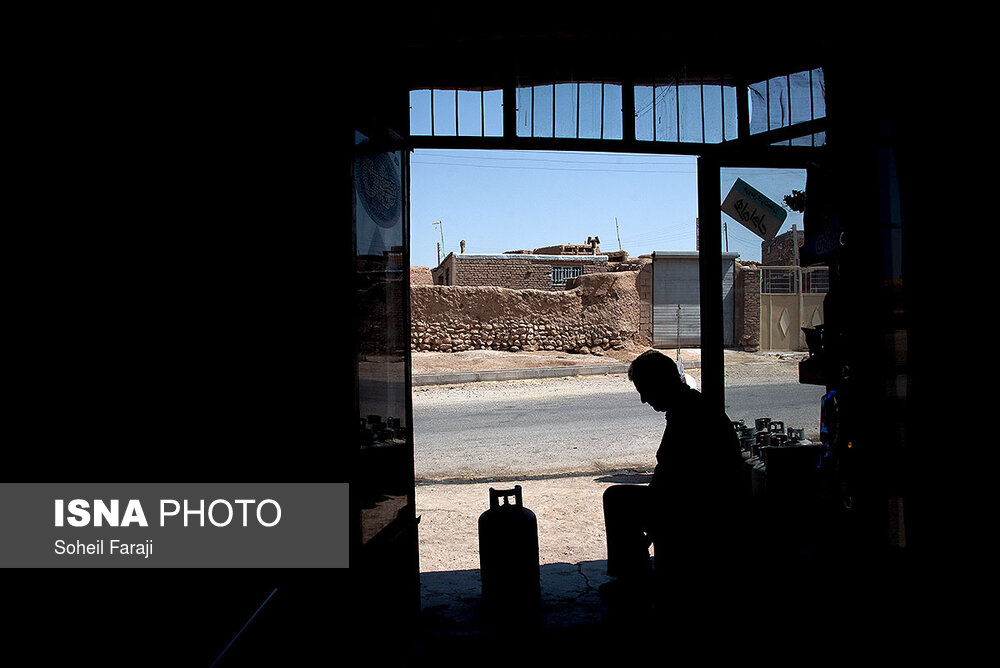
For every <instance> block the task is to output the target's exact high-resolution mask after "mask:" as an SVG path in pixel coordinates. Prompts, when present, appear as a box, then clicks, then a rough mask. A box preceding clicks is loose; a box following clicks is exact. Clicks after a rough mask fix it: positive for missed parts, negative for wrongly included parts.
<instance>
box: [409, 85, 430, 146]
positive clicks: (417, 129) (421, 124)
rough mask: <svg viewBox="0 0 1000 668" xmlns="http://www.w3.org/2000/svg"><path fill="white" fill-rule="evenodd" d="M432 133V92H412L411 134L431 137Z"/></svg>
mask: <svg viewBox="0 0 1000 668" xmlns="http://www.w3.org/2000/svg"><path fill="white" fill-rule="evenodd" d="M430 133H431V92H430V91H429V90H414V91H410V134H411V135H430Z"/></svg>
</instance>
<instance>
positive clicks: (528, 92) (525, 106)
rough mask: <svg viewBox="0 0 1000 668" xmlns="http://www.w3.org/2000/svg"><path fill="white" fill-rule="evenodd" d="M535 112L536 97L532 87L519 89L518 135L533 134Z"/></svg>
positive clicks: (526, 135) (527, 135)
mask: <svg viewBox="0 0 1000 668" xmlns="http://www.w3.org/2000/svg"><path fill="white" fill-rule="evenodd" d="M533 114H534V99H533V96H532V89H531V88H530V87H529V88H518V89H517V136H518V137H530V136H531V118H532V116H533Z"/></svg>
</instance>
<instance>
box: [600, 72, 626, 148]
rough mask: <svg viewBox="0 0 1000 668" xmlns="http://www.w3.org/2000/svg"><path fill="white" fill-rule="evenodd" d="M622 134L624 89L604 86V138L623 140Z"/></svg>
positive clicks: (615, 85) (616, 85) (612, 85)
mask: <svg viewBox="0 0 1000 668" xmlns="http://www.w3.org/2000/svg"><path fill="white" fill-rule="evenodd" d="M622 133H623V128H622V87H621V85H620V84H604V138H605V139H621V138H622V136H623V134H622Z"/></svg>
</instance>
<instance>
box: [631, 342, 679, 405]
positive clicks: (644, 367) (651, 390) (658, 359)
mask: <svg viewBox="0 0 1000 668" xmlns="http://www.w3.org/2000/svg"><path fill="white" fill-rule="evenodd" d="M628 378H629V380H631V381H632V383H633V384H634V385H635V389H636V390H637V391H638V392H639V399H640V400H641V401H642V403H644V404H649V405H650V406H651V407H652V408H653V409H654V410H657V411H661V412H665V411H666V410H667V409H668V408H669V407H670V406H671V405H672V404H673V400H674V397H675V396H676V395H677V392H679V391H680V389H681V388H682V387H683V382H682V381H681V375H680V372H679V371H678V370H677V365H676V364H675V363H674V361H673V360H672V359H670V358H669V357H667V356H666V355H664V354H663V353H661V352H659V351H657V350H652V349H650V350H647V351H646V352H644V353H643V354H641V355H639V356H638V357H636V358H635V359H634V360H632V364H630V365H629V367H628Z"/></svg>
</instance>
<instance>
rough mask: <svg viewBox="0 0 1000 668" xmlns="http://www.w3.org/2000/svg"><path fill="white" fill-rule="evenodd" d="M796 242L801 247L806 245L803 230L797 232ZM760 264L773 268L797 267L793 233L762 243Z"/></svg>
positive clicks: (780, 235)
mask: <svg viewBox="0 0 1000 668" xmlns="http://www.w3.org/2000/svg"><path fill="white" fill-rule="evenodd" d="M795 240H796V242H797V243H798V245H799V246H802V244H803V243H805V237H803V235H802V230H796V231H795ZM760 263H761V264H764V265H768V266H771V267H793V266H795V246H793V245H792V232H785V233H784V234H779V235H778V236H776V237H775V238H773V239H771V240H770V241H765V242H763V243H761V245H760Z"/></svg>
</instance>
